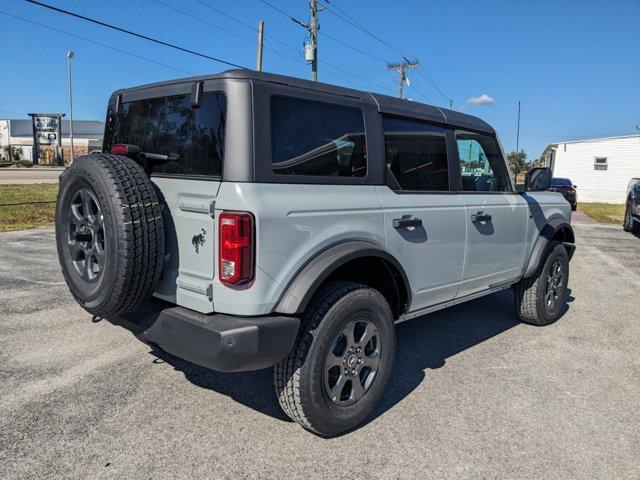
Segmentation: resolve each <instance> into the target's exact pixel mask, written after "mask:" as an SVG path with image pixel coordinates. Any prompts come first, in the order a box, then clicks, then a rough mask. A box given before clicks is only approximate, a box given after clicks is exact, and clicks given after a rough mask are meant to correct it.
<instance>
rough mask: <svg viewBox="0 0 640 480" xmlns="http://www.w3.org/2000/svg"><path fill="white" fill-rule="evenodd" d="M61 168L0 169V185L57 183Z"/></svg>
mask: <svg viewBox="0 0 640 480" xmlns="http://www.w3.org/2000/svg"><path fill="white" fill-rule="evenodd" d="M62 170H63V168H62V167H32V168H0V185H6V184H10V183H21V184H26V183H58V176H60V173H61V172H62Z"/></svg>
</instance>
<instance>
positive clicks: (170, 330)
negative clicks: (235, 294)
mask: <svg viewBox="0 0 640 480" xmlns="http://www.w3.org/2000/svg"><path fill="white" fill-rule="evenodd" d="M299 327H300V320H299V319H298V318H294V317H283V316H277V317H276V316H273V317H233V316H229V315H221V314H210V315H205V314H202V313H198V312H194V311H193V310H188V309H186V308H183V307H171V308H165V309H163V310H162V311H161V312H160V313H159V315H158V317H157V320H156V321H155V322H154V323H153V325H151V326H150V327H149V328H147V329H146V330H144V331H143V332H142V333H140V334H139V335H138V337H139V338H140V339H141V340H144V341H145V342H151V343H155V344H157V345H158V346H159V347H161V348H162V349H163V350H165V351H167V352H169V353H171V354H173V355H175V356H177V357H180V358H183V359H185V360H188V361H190V362H192V363H195V364H197V365H201V366H203V367H207V368H211V369H213V370H218V371H220V372H239V371H246V370H259V369H261V368H266V367H270V366H272V365H275V364H276V363H277V362H278V361H280V360H282V359H283V358H284V357H286V356H287V355H288V354H289V352H290V351H291V349H292V348H293V343H294V341H295V339H296V335H297V334H298V328H299Z"/></svg>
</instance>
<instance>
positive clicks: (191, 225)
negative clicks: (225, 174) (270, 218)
mask: <svg viewBox="0 0 640 480" xmlns="http://www.w3.org/2000/svg"><path fill="white" fill-rule="evenodd" d="M151 180H152V181H153V183H154V184H155V185H156V186H157V187H158V190H159V191H160V195H159V199H160V202H161V203H162V204H163V205H164V210H163V212H162V215H163V220H164V228H165V261H164V265H163V269H162V277H161V279H160V281H159V282H158V285H157V287H156V290H155V292H154V295H155V296H156V297H158V298H162V299H164V300H167V301H169V302H172V303H176V304H178V305H181V306H183V307H186V308H190V309H192V310H195V311H198V312H201V313H209V312H213V303H212V299H213V278H214V276H215V268H216V265H215V244H216V241H215V238H216V237H215V235H216V232H215V220H214V213H213V212H214V208H215V201H216V197H217V195H218V190H219V188H220V182H219V181H213V180H191V179H188V178H179V179H177V178H164V177H156V176H154V177H152V178H151Z"/></svg>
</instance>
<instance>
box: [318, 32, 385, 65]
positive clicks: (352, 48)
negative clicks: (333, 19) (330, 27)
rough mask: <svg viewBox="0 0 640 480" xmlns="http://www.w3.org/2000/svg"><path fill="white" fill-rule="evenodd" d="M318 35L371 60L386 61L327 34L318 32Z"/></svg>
mask: <svg viewBox="0 0 640 480" xmlns="http://www.w3.org/2000/svg"><path fill="white" fill-rule="evenodd" d="M320 33H321V34H322V36H323V37H327V38H328V39H329V40H333V41H334V42H336V43H339V44H340V45H342V46H344V47H347V48H350V49H351V50H354V51H356V52H358V53H361V54H363V55H366V56H367V57H370V58H373V59H374V60H380V61H381V62H386V60H385V59H384V58H382V57H377V56H375V55H372V54H371V53H369V52H367V51H365V50H361V49H360V48H358V47H354V46H353V45H349V44H348V43H346V42H343V41H342V40H339V39H337V38H336V37H333V36H331V35H329V34H328V33H325V32H320Z"/></svg>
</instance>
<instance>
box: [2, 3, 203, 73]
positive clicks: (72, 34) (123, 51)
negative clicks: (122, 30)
mask: <svg viewBox="0 0 640 480" xmlns="http://www.w3.org/2000/svg"><path fill="white" fill-rule="evenodd" d="M0 14H3V15H7V16H9V17H13V18H16V19H18V20H22V21H23V22H27V23H31V24H33V25H37V26H39V27H42V28H46V29H48V30H52V31H54V32H57V33H61V34H63V35H66V36H68V37H72V38H77V39H78V40H82V41H85V42H89V43H92V44H94V45H98V46H100V47H104V48H108V49H109V50H113V51H116V52H119V53H123V54H125V55H129V56H130V57H134V58H137V59H139V60H144V61H146V62H151V63H155V64H156V65H160V66H162V67H166V68H170V69H171V70H176V71H178V72H182V73H187V74H189V75H195V74H194V73H193V72H190V71H188V70H184V69H182V68H178V67H174V66H173V65H168V64H166V63H162V62H158V61H157V60H153V59H151V58H147V57H143V56H141V55H136V54H135V53H131V52H127V51H125V50H121V49H119V48H116V47H113V46H111V45H107V44H106V43H101V42H96V41H95V40H90V39H88V38H85V37H81V36H80V35H76V34H74V33H69V32H65V31H64V30H59V29H57V28H54V27H50V26H49V25H45V24H44V23H39V22H35V21H33V20H29V19H28V18H24V17H20V16H18V15H13V14H11V13H8V12H4V11H2V10H0Z"/></svg>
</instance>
